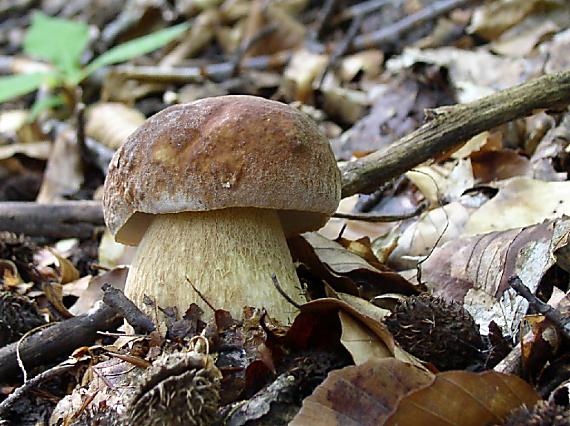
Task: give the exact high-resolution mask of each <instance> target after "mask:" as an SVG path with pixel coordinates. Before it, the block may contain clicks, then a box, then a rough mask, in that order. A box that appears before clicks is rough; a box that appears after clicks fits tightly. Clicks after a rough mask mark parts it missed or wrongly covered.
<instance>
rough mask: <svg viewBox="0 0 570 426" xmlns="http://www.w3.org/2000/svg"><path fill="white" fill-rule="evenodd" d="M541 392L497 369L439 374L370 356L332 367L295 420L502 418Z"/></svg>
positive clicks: (458, 421) (317, 425) (359, 423)
mask: <svg viewBox="0 0 570 426" xmlns="http://www.w3.org/2000/svg"><path fill="white" fill-rule="evenodd" d="M539 399H540V398H539V396H538V394H537V393H536V391H534V389H533V388H532V387H531V386H530V385H529V384H528V383H526V382H525V381H523V380H522V379H520V378H518V377H516V376H510V375H506V374H501V373H496V372H493V371H488V372H483V373H472V372H466V371H450V372H445V373H440V374H438V375H436V376H434V375H433V374H431V373H429V372H427V371H425V370H421V369H419V368H416V367H414V366H412V365H409V364H406V363H403V362H400V361H397V360H394V359H381V360H371V361H368V362H366V363H364V364H362V365H359V366H350V367H345V368H343V369H340V370H336V371H333V372H332V373H330V374H329V376H328V377H327V379H326V380H325V381H324V382H323V383H322V384H321V385H320V386H318V387H317V388H316V389H315V391H314V392H313V394H312V395H311V396H309V397H308V398H306V399H305V400H304V401H303V406H302V408H301V411H299V413H298V414H297V416H296V417H295V418H294V419H293V421H292V422H291V423H290V425H293V426H305V425H311V426H321V425H323V426H324V425H326V426H335V425H339V426H340V425H342V426H345V425H350V426H377V425H399V426H417V425H457V426H471V425H473V426H479V425H488V424H497V423H498V424H500V423H502V421H503V420H504V419H505V417H506V416H507V415H508V413H509V412H510V411H511V410H512V409H514V408H516V407H518V406H520V405H522V404H527V405H528V406H532V405H533V404H534V403H535V402H536V401H538V400H539Z"/></svg>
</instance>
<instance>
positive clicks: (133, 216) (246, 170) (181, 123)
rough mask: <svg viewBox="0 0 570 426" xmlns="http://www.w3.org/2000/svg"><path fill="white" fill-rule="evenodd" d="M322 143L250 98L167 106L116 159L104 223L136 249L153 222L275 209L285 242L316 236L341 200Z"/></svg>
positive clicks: (294, 118)
mask: <svg viewBox="0 0 570 426" xmlns="http://www.w3.org/2000/svg"><path fill="white" fill-rule="evenodd" d="M340 191H341V185H340V172H339V170H338V167H337V164H336V161H335V158H334V155H333V153H332V150H331V148H330V145H329V143H328V141H327V139H326V137H325V136H324V135H323V134H322V133H321V132H320V131H319V130H318V128H317V126H316V125H315V123H314V122H313V121H312V120H311V119H310V118H308V117H307V116H306V115H305V114H303V113H302V112H300V111H298V110H296V109H294V108H292V107H290V106H288V105H285V104H282V103H280V102H275V101H270V100H267V99H264V98H258V97H254V96H220V97H214V98H207V99H202V100H199V101H196V102H192V103H189V104H184V105H175V106H172V107H169V108H166V109H165V110H163V111H161V112H159V113H158V114H156V115H154V116H152V117H151V118H149V119H148V120H147V121H146V122H145V123H144V124H143V125H142V126H141V127H139V128H138V129H137V130H136V131H135V132H134V133H133V134H132V135H131V136H130V137H129V138H128V140H127V141H126V142H125V144H124V145H123V146H122V147H121V148H119V150H118V151H117V152H116V153H115V156H114V157H113V160H112V161H111V165H110V166H109V171H108V175H107V179H106V180H105V194H104V198H103V210H104V215H105V222H106V223H107V225H108V226H109V228H110V230H111V232H112V233H113V235H115V239H116V240H117V241H119V242H122V243H125V244H130V245H136V244H138V243H139V241H140V239H141V238H142V235H143V234H144V232H145V230H146V228H147V227H148V224H149V223H150V221H151V220H152V217H153V215H156V214H164V213H179V212H183V211H207V210H216V209H224V208H229V207H257V208H266V209H276V210H278V212H279V217H280V219H281V223H282V225H283V228H284V230H285V233H286V234H287V235H293V234H296V233H301V232H305V231H310V230H315V229H318V228H320V227H321V226H323V225H324V223H325V222H326V221H327V220H328V218H329V217H330V215H331V214H332V213H334V211H335V209H336V208H337V206H338V203H339V200H340Z"/></svg>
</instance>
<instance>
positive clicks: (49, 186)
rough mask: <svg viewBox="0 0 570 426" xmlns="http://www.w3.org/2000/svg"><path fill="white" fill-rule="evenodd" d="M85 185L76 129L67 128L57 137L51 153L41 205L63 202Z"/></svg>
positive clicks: (42, 190)
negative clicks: (67, 196) (66, 196)
mask: <svg viewBox="0 0 570 426" xmlns="http://www.w3.org/2000/svg"><path fill="white" fill-rule="evenodd" d="M82 183H83V170H82V161H81V152H80V149H79V145H78V143H77V135H76V133H75V130H74V129H71V128H67V129H65V130H63V131H61V132H59V134H58V135H57V137H56V139H55V143H54V146H53V149H52V151H51V153H50V156H49V159H48V163H47V166H46V171H45V173H44V179H43V182H42V186H41V189H40V193H39V194H38V197H37V199H36V201H37V202H39V203H51V202H54V201H61V200H63V196H64V195H70V194H74V193H75V192H77V191H78V190H79V188H80V187H81V184H82Z"/></svg>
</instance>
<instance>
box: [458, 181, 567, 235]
mask: <svg viewBox="0 0 570 426" xmlns="http://www.w3.org/2000/svg"><path fill="white" fill-rule="evenodd" d="M493 186H494V187H497V188H498V189H499V192H498V193H497V195H495V197H493V198H492V199H491V200H490V201H488V202H486V203H485V204H483V205H482V206H481V207H479V209H477V210H476V211H475V212H474V213H473V214H472V215H471V217H470V218H469V220H468V221H467V223H466V225H465V235H475V234H484V233H487V232H494V231H495V232H496V231H504V230H507V229H513V228H521V227H523V226H529V225H534V224H537V223H540V222H542V221H543V220H545V219H555V218H559V217H562V216H564V215H570V201H569V200H570V182H544V181H539V180H534V179H531V178H527V177H515V178H511V179H507V180H505V181H501V182H497V183H496V184H494V185H493Z"/></svg>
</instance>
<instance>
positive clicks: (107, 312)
mask: <svg viewBox="0 0 570 426" xmlns="http://www.w3.org/2000/svg"><path fill="white" fill-rule="evenodd" d="M121 323H122V317H121V316H120V315H118V314H116V313H115V310H114V309H113V308H111V307H109V306H107V305H104V304H101V305H100V306H99V307H98V308H97V309H96V310H94V311H92V312H91V313H89V314H87V315H82V316H78V317H73V318H70V319H66V320H64V321H61V322H58V323H55V324H54V325H52V326H51V327H49V328H46V329H43V330H39V331H38V332H37V333H34V334H32V335H30V336H28V337H26V338H25V339H24V341H23V342H21V344H20V358H21V360H22V362H23V364H24V367H27V368H32V367H37V366H38V365H47V364H50V363H52V362H54V361H55V360H56V359H58V358H60V357H64V356H67V355H70V354H71V352H73V351H74V350H75V349H77V348H79V347H81V346H86V345H91V344H93V342H95V339H96V338H97V332H98V331H107V330H113V329H114V328H116V327H118V326H119V325H121ZM17 344H18V342H14V343H12V344H10V345H8V346H4V347H3V348H0V383H6V382H7V381H8V380H9V379H12V378H14V377H16V376H17V375H18V374H20V373H21V371H20V368H19V367H18V360H17V358H16V348H17Z"/></svg>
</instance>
